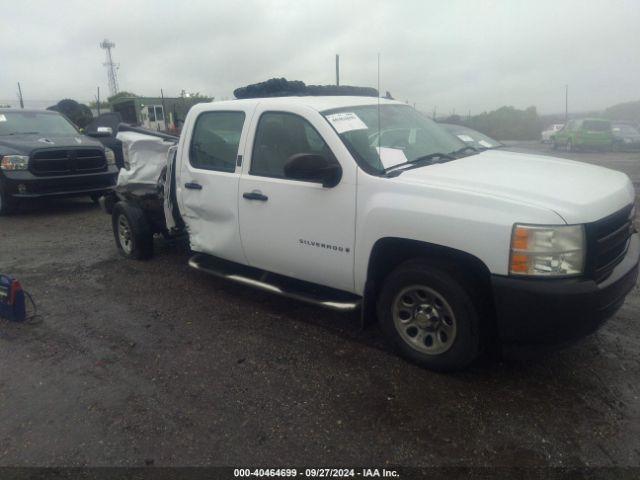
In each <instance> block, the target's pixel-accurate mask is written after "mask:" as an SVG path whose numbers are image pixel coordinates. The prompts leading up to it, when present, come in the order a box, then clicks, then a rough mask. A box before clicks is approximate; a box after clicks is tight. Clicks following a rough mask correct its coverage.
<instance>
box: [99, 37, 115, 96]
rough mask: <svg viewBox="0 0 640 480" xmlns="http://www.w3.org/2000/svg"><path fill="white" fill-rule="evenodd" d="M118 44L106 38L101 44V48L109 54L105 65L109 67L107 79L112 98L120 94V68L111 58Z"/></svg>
mask: <svg viewBox="0 0 640 480" xmlns="http://www.w3.org/2000/svg"><path fill="white" fill-rule="evenodd" d="M115 47H116V44H115V43H113V42H111V41H109V40H107V39H106V38H105V39H104V40H103V41H102V43H100V48H102V49H103V50H105V51H106V52H107V61H106V62H104V63H103V65H104V66H105V67H107V77H109V93H110V96H114V95H115V94H116V93H118V67H119V65H118V64H117V63H114V62H113V57H112V56H111V49H112V48H115Z"/></svg>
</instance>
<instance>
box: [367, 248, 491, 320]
mask: <svg viewBox="0 0 640 480" xmlns="http://www.w3.org/2000/svg"><path fill="white" fill-rule="evenodd" d="M417 258H420V259H423V260H427V261H433V263H434V265H435V266H440V267H443V268H447V269H448V270H450V271H452V273H454V274H455V275H456V276H457V277H458V278H462V279H463V281H464V282H465V283H466V284H467V286H472V287H474V288H473V290H474V292H475V293H476V296H477V297H478V298H479V300H481V301H482V303H483V307H484V308H486V309H488V311H490V312H493V291H492V288H491V272H490V270H489V268H488V267H487V266H486V264H485V263H484V262H483V261H482V260H480V259H479V258H478V257H476V256H474V255H471V254H470V253H467V252H464V251H462V250H458V249H455V248H451V247H446V246H443V245H438V244H434V243H429V242H423V241H419V240H411V239H406V238H398V237H384V238H380V239H378V240H377V241H376V243H375V244H374V245H373V248H372V249H371V253H370V255H369V261H368V265H367V277H366V278H367V279H366V283H365V289H364V298H363V300H364V304H363V309H362V321H363V324H366V323H370V322H372V321H373V320H374V319H375V318H376V315H375V311H376V307H375V304H376V298H377V296H378V293H379V291H380V288H381V285H382V283H383V282H384V279H385V278H386V277H387V275H389V274H390V273H391V272H392V271H393V269H394V268H396V267H397V266H398V265H400V264H402V263H404V262H406V261H408V260H411V259H417Z"/></svg>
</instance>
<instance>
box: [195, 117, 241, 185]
mask: <svg viewBox="0 0 640 480" xmlns="http://www.w3.org/2000/svg"><path fill="white" fill-rule="evenodd" d="M244 119H245V114H244V112H204V113H201V114H200V116H199V117H198V118H197V120H196V125H195V127H194V128H193V135H192V137H191V145H190V147H189V161H190V162H191V165H192V166H194V167H195V168H201V169H203V170H216V171H220V172H234V171H235V169H236V159H237V157H238V148H239V146H240V136H241V134H242V128H243V126H244Z"/></svg>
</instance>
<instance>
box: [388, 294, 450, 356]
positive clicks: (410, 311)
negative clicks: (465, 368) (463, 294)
mask: <svg viewBox="0 0 640 480" xmlns="http://www.w3.org/2000/svg"><path fill="white" fill-rule="evenodd" d="M392 313H393V322H394V325H395V327H396V330H397V331H398V333H399V334H400V337H401V338H402V340H404V341H405V342H406V343H407V344H408V345H409V346H410V347H412V348H413V349H415V350H417V351H419V352H421V353H425V354H428V355H439V354H442V353H444V352H446V351H447V350H449V349H450V348H451V346H452V345H453V343H454V342H455V339H456V335H457V332H458V328H457V322H456V317H455V315H454V313H453V309H452V308H451V306H450V305H449V303H448V302H447V301H446V300H445V298H444V297H443V296H442V295H441V294H440V293H438V292H436V291H435V290H433V289H432V288H429V287H426V286H424V285H411V286H409V287H406V288H404V289H402V290H401V291H400V292H399V293H398V295H396V297H395V299H394V301H393V312H392Z"/></svg>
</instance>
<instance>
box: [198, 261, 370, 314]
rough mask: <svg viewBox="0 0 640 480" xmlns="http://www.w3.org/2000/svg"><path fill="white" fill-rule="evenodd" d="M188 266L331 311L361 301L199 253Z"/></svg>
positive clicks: (327, 288) (330, 290)
mask: <svg viewBox="0 0 640 480" xmlns="http://www.w3.org/2000/svg"><path fill="white" fill-rule="evenodd" d="M189 266H190V267H192V268H195V269H196V270H200V271H202V272H205V273H209V274H211V275H215V276H216V277H220V278H224V279H226V280H231V281H232V282H236V283H241V284H243V285H248V286H250V287H254V288H258V289H260V290H264V291H267V292H271V293H275V294H277V295H281V296H283V297H288V298H291V299H294V300H299V301H301V302H306V303H311V304H313V305H318V306H321V307H324V308H329V309H331V310H338V311H342V312H346V311H351V310H356V309H357V308H359V307H360V303H361V300H362V298H361V297H359V296H357V295H353V294H351V293H348V292H344V291H342V290H336V289H335V288H329V287H323V286H321V285H316V284H314V283H309V282H303V281H301V280H296V279H294V278H290V277H285V276H283V275H278V274H275V273H270V272H265V271H264V270H259V269H257V268H253V267H248V266H246V265H240V264H238V263H234V262H229V261H227V260H222V259H220V258H216V257H212V256H209V255H205V254H202V253H199V254H196V255H194V256H193V257H191V258H190V259H189Z"/></svg>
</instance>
